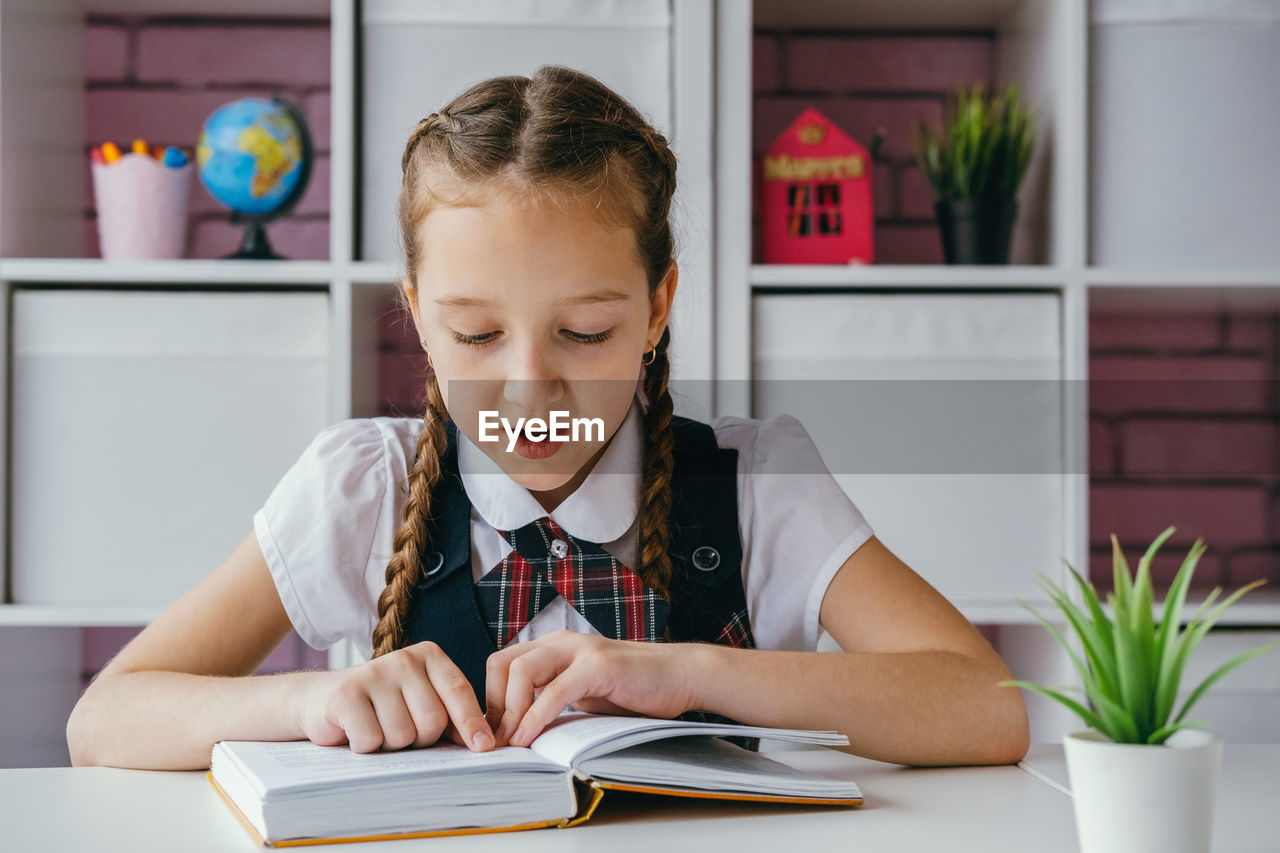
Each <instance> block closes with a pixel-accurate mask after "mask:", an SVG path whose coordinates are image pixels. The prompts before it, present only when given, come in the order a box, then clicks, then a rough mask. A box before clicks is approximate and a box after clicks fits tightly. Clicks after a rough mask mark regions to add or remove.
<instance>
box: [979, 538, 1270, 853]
mask: <svg viewBox="0 0 1280 853" xmlns="http://www.w3.org/2000/svg"><path fill="white" fill-rule="evenodd" d="M1174 530H1175V528H1173V527H1169V528H1168V529H1166V530H1165V531H1164V532H1163V533H1161V534H1160V535H1159V536H1158V537H1156V539H1155V541H1154V542H1152V543H1151V546H1150V547H1149V548H1148V549H1147V552H1146V554H1144V555H1143V557H1142V559H1141V560H1139V562H1138V572H1137V576H1136V577H1133V576H1131V574H1130V572H1129V566H1128V563H1127V562H1126V561H1125V558H1124V554H1123V553H1121V551H1120V543H1119V542H1118V541H1117V540H1116V537H1115V536H1114V535H1112V537H1111V543H1112V552H1113V555H1114V559H1113V562H1114V572H1113V573H1114V578H1115V589H1114V591H1113V592H1108V593H1107V604H1108V606H1109V608H1110V610H1111V615H1110V616H1108V614H1107V612H1106V610H1105V609H1104V608H1103V607H1102V605H1101V604H1100V603H1099V600H1098V593H1097V590H1096V589H1095V588H1094V586H1093V584H1092V583H1090V582H1089V581H1088V580H1086V579H1085V578H1083V577H1081V575H1080V573H1079V572H1077V571H1076V570H1075V569H1073V568H1071V565H1070V564H1069V563H1068V564H1067V568H1068V569H1069V570H1070V571H1071V574H1072V576H1073V577H1074V578H1075V582H1076V584H1077V585H1078V586H1079V588H1080V592H1081V594H1082V598H1083V607H1081V606H1080V605H1077V604H1076V603H1074V602H1072V601H1071V600H1070V599H1069V598H1068V596H1067V594H1066V593H1065V592H1064V591H1063V590H1062V589H1060V588H1058V587H1057V586H1056V585H1054V584H1053V582H1052V581H1049V580H1048V579H1047V578H1044V576H1043V575H1039V573H1037V575H1038V576H1039V577H1038V581H1039V583H1040V585H1041V586H1042V587H1043V588H1044V589H1045V590H1046V591H1047V592H1048V594H1049V597H1050V598H1051V599H1052V600H1053V602H1054V603H1055V604H1056V605H1057V606H1058V608H1059V609H1061V611H1062V613H1063V615H1064V616H1065V618H1066V623H1067V624H1068V625H1069V626H1070V627H1071V629H1072V631H1073V632H1074V637H1075V639H1076V640H1078V641H1079V644H1080V647H1081V648H1082V649H1083V651H1084V658H1085V659H1084V660H1081V658H1080V656H1079V655H1078V654H1077V653H1076V652H1075V650H1074V649H1073V648H1072V646H1071V645H1069V644H1068V642H1067V640H1066V639H1065V638H1064V637H1063V635H1062V633H1060V632H1059V631H1058V629H1057V628H1055V627H1054V626H1053V625H1052V624H1050V622H1049V621H1048V620H1047V619H1045V618H1044V617H1043V616H1041V615H1040V614H1039V613H1037V612H1036V611H1035V610H1034V609H1032V608H1031V607H1030V606H1028V605H1027V604H1026V603H1025V602H1019V603H1021V604H1022V605H1023V606H1024V607H1026V608H1027V609H1028V610H1031V612H1032V614H1034V615H1035V617H1036V618H1037V619H1038V620H1039V621H1040V622H1041V623H1042V624H1043V625H1044V626H1045V628H1047V629H1048V630H1049V632H1050V633H1051V634H1052V635H1053V637H1054V639H1055V640H1057V642H1058V643H1059V644H1060V645H1061V646H1062V647H1063V648H1064V649H1066V651H1067V654H1068V655H1069V656H1070V658H1071V662H1072V664H1073V665H1074V666H1075V668H1076V671H1077V672H1078V673H1079V674H1080V679H1081V682H1082V683H1083V685H1084V689H1083V693H1084V698H1085V701H1086V702H1087V703H1088V707H1086V706H1085V704H1082V703H1081V702H1079V701H1077V700H1075V699H1073V698H1071V697H1070V696H1068V695H1066V693H1065V692H1063V690H1059V689H1054V688H1051V687H1045V686H1042V685H1039V684H1033V683H1029V682H1026V681H1020V680H1012V681H1001V682H1000V685H1001V686H1017V687H1023V688H1026V689H1027V690H1032V691H1034V692H1036V693H1040V694H1042V695H1044V696H1048V697H1049V698H1051V699H1054V700H1056V701H1058V702H1061V703H1062V704H1063V705H1066V706H1067V707H1068V708H1070V709H1071V710H1072V711H1073V712H1075V714H1077V715H1078V716H1079V717H1080V718H1081V719H1082V720H1083V721H1084V722H1085V723H1086V724H1087V725H1088V726H1089V729H1088V730H1085V731H1077V732H1071V733H1068V734H1067V735H1065V736H1064V737H1063V747H1064V751H1065V753H1066V759H1067V773H1068V775H1069V777H1070V780H1071V793H1072V801H1073V806H1074V809H1075V818H1076V829H1077V831H1078V833H1079V837H1080V848H1081V850H1082V851H1084V853H1104V851H1105V853H1111V851H1116V853H1119V851H1124V853H1133V851H1140V850H1159V851H1162V853H1192V851H1198V852H1200V853H1202V852H1203V851H1208V850H1209V842H1210V839H1211V836H1212V823H1213V820H1212V818H1213V803H1214V792H1215V789H1216V785H1217V776H1218V771H1219V767H1220V764H1221V759H1222V740H1221V739H1220V738H1218V737H1216V736H1214V735H1213V734H1212V733H1211V732H1209V731H1207V725H1208V724H1207V723H1204V722H1203V721H1198V720H1188V719H1186V714H1187V711H1189V710H1190V709H1191V706H1192V705H1194V704H1195V703H1196V701H1197V700H1199V699H1200V697H1201V696H1203V695H1204V693H1205V691H1206V690H1208V689H1209V688H1210V687H1211V686H1212V685H1213V684H1214V683H1215V682H1217V681H1218V679H1220V678H1222V677H1223V676H1224V675H1226V674H1227V673H1228V672H1230V671H1231V670H1233V669H1235V668H1236V667H1238V666H1240V665H1241V664H1243V663H1245V662H1246V661H1248V660H1250V659H1252V658H1255V657H1257V656H1258V655H1260V654H1262V653H1264V652H1266V651H1269V650H1270V649H1273V648H1276V647H1277V646H1280V643H1270V644H1267V645H1263V646H1259V647H1258V648H1255V649H1251V650H1249V651H1247V652H1245V653H1243V654H1241V655H1238V656H1237V657H1235V658H1232V659H1231V660H1229V661H1227V662H1226V663H1224V664H1222V665H1221V666H1219V667H1218V668H1217V669H1215V670H1214V671H1213V672H1212V673H1211V674H1210V675H1208V676H1207V677H1206V678H1205V679H1204V681H1202V682H1201V683H1200V684H1199V685H1198V686H1197V687H1196V688H1195V689H1194V690H1192V691H1191V693H1190V694H1189V695H1188V696H1187V697H1186V701H1184V702H1183V703H1182V705H1181V707H1180V708H1178V709H1177V710H1176V713H1175V700H1176V698H1177V693H1178V687H1179V685H1180V683H1181V680H1182V673H1183V669H1184V668H1185V667H1186V664H1187V661H1188V659H1189V658H1190V656H1191V653H1192V652H1193V651H1194V650H1195V648H1196V646H1197V645H1198V644H1199V643H1200V641H1201V640H1202V639H1203V638H1204V636H1205V634H1206V633H1207V632H1208V631H1209V629H1210V628H1212V627H1213V624H1214V623H1215V622H1216V621H1217V620H1218V618H1219V617H1220V616H1221V615H1222V613H1223V611H1224V610H1226V609H1227V608H1228V607H1229V606H1231V604H1232V603H1234V602H1235V601H1236V600H1237V599H1238V598H1240V596H1242V595H1244V594H1245V593H1246V592H1248V591H1249V590H1250V589H1252V588H1254V587H1256V586H1258V585H1259V584H1262V583H1264V581H1263V580H1256V581H1254V582H1253V583H1250V584H1246V585H1245V586H1244V587H1242V588H1240V589H1238V590H1236V591H1235V592H1234V593H1232V594H1231V595H1229V596H1228V597H1227V598H1226V599H1225V600H1223V601H1222V602H1221V603H1219V604H1217V605H1216V606H1214V607H1212V609H1210V606H1211V605H1212V604H1213V602H1214V601H1215V600H1216V599H1217V597H1218V594H1219V593H1220V592H1221V591H1222V590H1221V587H1217V588H1215V589H1214V590H1213V591H1212V592H1211V593H1209V595H1208V596H1207V597H1206V598H1205V600H1204V602H1203V603H1202V604H1201V605H1200V607H1199V608H1198V609H1197V610H1196V612H1195V614H1194V615H1193V616H1192V617H1191V618H1190V620H1189V621H1188V622H1187V625H1186V627H1185V628H1182V629H1180V627H1179V626H1180V623H1181V621H1182V608H1183V605H1184V604H1185V602H1186V597H1187V589H1188V587H1189V585H1190V583H1191V575H1192V573H1193V572H1194V571H1195V566H1196V563H1197V562H1198V561H1199V559H1200V556H1201V555H1202V554H1203V553H1204V551H1205V546H1204V543H1203V542H1202V541H1201V540H1199V539H1197V540H1196V541H1195V544H1193V545H1192V546H1191V550H1190V551H1189V552H1188V554H1187V556H1186V558H1185V559H1184V560H1183V562H1182V566H1181V567H1180V568H1179V569H1178V573H1177V575H1176V576H1175V577H1174V580H1173V583H1172V584H1171V585H1170V587H1169V592H1168V595H1167V596H1166V597H1165V601H1164V609H1163V611H1162V613H1161V614H1160V619H1159V620H1158V621H1157V620H1156V619H1155V617H1154V615H1153V613H1152V609H1153V604H1152V602H1153V597H1154V596H1153V593H1152V586H1151V561H1152V559H1153V558H1154V557H1155V554H1156V551H1157V550H1158V549H1159V548H1160V545H1161V544H1162V543H1163V542H1164V541H1165V540H1166V539H1168V538H1169V536H1170V535H1172V534H1173V532H1174Z"/></svg>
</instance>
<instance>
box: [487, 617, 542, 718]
mask: <svg viewBox="0 0 1280 853" xmlns="http://www.w3.org/2000/svg"><path fill="white" fill-rule="evenodd" d="M545 636H547V635H543V637H539V638H537V639H535V640H529V641H526V642H522V643H514V644H512V645H510V646H507V647H506V648H505V649H501V650H499V651H496V652H494V653H493V654H491V655H489V658H488V660H486V661H485V675H484V692H485V702H484V704H485V714H484V717H485V720H486V721H488V723H489V726H490V728H492V729H493V731H494V735H495V739H496V740H497V742H498V743H502V740H501V739H500V738H497V732H498V728H499V726H500V725H501V723H502V718H503V715H504V713H505V711H506V708H507V679H508V671H509V669H510V667H511V662H512V661H513V660H515V659H516V658H518V657H520V656H521V655H525V654H528V653H529V652H531V651H533V650H534V649H538V648H541V647H542V646H543V645H544V642H543V638H544V637H545Z"/></svg>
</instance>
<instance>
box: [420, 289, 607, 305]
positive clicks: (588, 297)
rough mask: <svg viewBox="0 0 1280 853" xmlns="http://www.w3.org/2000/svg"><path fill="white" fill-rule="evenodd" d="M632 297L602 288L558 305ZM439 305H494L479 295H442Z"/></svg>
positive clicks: (557, 302)
mask: <svg viewBox="0 0 1280 853" xmlns="http://www.w3.org/2000/svg"><path fill="white" fill-rule="evenodd" d="M629 298H630V297H629V296H628V295H627V294H625V293H619V292H618V291H616V290H600V291H597V292H595V293H586V294H583V295H582V296H569V297H565V298H564V299H557V300H556V304H557V305H590V304H595V303H600V302H623V301H625V300H627V299H629ZM435 302H436V304H437V305H440V306H442V307H444V308H471V307H480V308H484V307H490V306H492V305H493V302H491V301H490V300H488V299H481V298H480V297H478V296H462V295H453V296H441V297H440V298H439V299H437V300H435Z"/></svg>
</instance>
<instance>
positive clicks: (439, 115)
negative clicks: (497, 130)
mask: <svg viewBox="0 0 1280 853" xmlns="http://www.w3.org/2000/svg"><path fill="white" fill-rule="evenodd" d="M460 129H461V122H459V121H458V118H457V116H454V115H451V114H450V113H448V112H447V111H445V110H440V111H439V112H435V113H432V114H431V115H429V116H427V117H426V118H424V119H421V120H420V121H419V122H418V125H417V127H415V128H414V129H413V133H411V134H409V141H408V142H406V143H405V146H404V154H402V155H401V156H400V171H401V173H402V174H403V173H407V172H408V171H409V161H410V160H411V159H413V152H414V150H415V149H416V148H417V147H418V143H419V142H421V141H422V140H423V139H425V138H426V137H428V136H430V135H431V134H432V133H433V132H436V131H439V132H440V133H457V132H458V131H459V130H460Z"/></svg>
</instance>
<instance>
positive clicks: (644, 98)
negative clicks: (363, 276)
mask: <svg viewBox="0 0 1280 853" xmlns="http://www.w3.org/2000/svg"><path fill="white" fill-rule="evenodd" d="M361 10H362V16H363V17H362V21H361V38H362V39H363V48H362V49H363V56H364V58H363V67H362V68H361V74H362V90H361V94H362V99H363V112H364V133H363V140H364V142H363V146H362V148H363V156H362V163H361V164H360V168H361V174H362V175H363V183H362V186H363V190H362V196H361V199H360V201H361V204H362V215H361V217H360V221H361V223H362V232H361V235H360V250H359V251H360V254H359V256H360V257H361V258H364V259H367V260H378V261H386V260H391V261H397V262H403V260H404V256H403V252H402V250H401V248H400V245H399V237H398V234H397V229H398V226H397V222H396V199H397V198H398V196H399V193H400V181H401V178H402V174H401V170H400V158H401V156H402V155H403V153H404V145H405V143H406V142H407V141H408V139H409V134H410V133H411V132H412V131H413V129H414V127H415V126H416V125H417V124H418V122H419V120H421V119H422V118H423V117H425V116H427V115H429V114H430V113H432V112H435V111H436V110H438V109H439V108H440V107H443V106H444V105H445V104H446V103H447V102H448V101H450V100H451V99H452V98H453V97H454V96H455V95H457V94H458V93H460V92H461V91H462V90H464V89H466V88H467V87H469V86H471V85H472V84H474V83H478V82H480V81H481V80H483V79H485V78H488V77H493V76H497V75H505V74H520V75H523V76H526V77H528V76H531V75H532V74H533V72H534V71H536V70H537V69H538V67H539V66H541V65H567V66H569V67H570V68H574V69H577V70H579V71H585V72H587V73H588V74H591V75H593V76H595V77H597V78H599V79H600V80H601V82H603V83H604V84H605V85H606V86H609V87H610V88H612V89H613V90H614V91H616V92H618V93H619V94H620V95H622V96H623V97H624V98H627V99H628V100H629V101H631V103H632V104H633V105H635V107H636V108H637V109H638V110H640V111H641V112H642V113H644V114H645V117H646V118H648V119H649V120H650V121H651V122H652V123H653V125H654V126H655V127H657V128H658V129H659V130H661V131H663V132H664V133H666V134H667V135H668V136H670V133H671V93H670V89H671V47H670V41H671V9H670V2H669V0H481V1H480V2H478V0H365V2H364V3H363V4H362V6H361Z"/></svg>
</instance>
